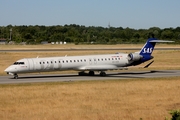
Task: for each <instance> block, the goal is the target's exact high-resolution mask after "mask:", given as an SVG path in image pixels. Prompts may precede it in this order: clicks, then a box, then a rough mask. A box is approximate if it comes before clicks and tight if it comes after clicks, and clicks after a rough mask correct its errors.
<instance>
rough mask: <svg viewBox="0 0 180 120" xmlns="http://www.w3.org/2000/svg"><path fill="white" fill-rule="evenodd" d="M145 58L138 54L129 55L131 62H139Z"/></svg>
mask: <svg viewBox="0 0 180 120" xmlns="http://www.w3.org/2000/svg"><path fill="white" fill-rule="evenodd" d="M141 58H143V56H141V55H139V54H138V53H129V54H128V56H127V59H128V60H129V61H139V60H140V59H141Z"/></svg>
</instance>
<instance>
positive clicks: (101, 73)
mask: <svg viewBox="0 0 180 120" xmlns="http://www.w3.org/2000/svg"><path fill="white" fill-rule="evenodd" d="M78 74H79V76H94V75H95V73H94V71H89V73H85V72H84V71H82V72H79V73H78ZM100 76H106V73H105V72H104V71H101V72H100Z"/></svg>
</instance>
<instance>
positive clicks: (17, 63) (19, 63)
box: [14, 62, 24, 65]
mask: <svg viewBox="0 0 180 120" xmlns="http://www.w3.org/2000/svg"><path fill="white" fill-rule="evenodd" d="M14 65H24V62H15V63H14Z"/></svg>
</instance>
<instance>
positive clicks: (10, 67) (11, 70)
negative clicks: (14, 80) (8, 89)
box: [4, 66, 15, 73]
mask: <svg viewBox="0 0 180 120" xmlns="http://www.w3.org/2000/svg"><path fill="white" fill-rule="evenodd" d="M13 68H14V67H12V66H9V67H8V68H6V69H5V70H4V71H5V72H7V73H10V72H15V69H13Z"/></svg>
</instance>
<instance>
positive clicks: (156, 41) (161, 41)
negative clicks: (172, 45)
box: [149, 40, 174, 43]
mask: <svg viewBox="0 0 180 120" xmlns="http://www.w3.org/2000/svg"><path fill="white" fill-rule="evenodd" d="M149 42H155V43H164V42H174V41H169V40H151V41H149Z"/></svg>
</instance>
